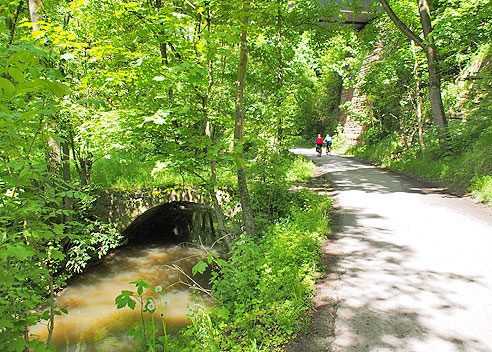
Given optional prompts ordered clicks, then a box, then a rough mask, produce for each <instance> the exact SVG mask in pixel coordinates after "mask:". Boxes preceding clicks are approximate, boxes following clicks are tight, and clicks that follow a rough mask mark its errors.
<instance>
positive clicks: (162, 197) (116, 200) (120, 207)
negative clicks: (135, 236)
mask: <svg viewBox="0 0 492 352" xmlns="http://www.w3.org/2000/svg"><path fill="white" fill-rule="evenodd" d="M170 202H193V203H199V204H205V198H204V197H203V196H202V195H201V194H200V193H199V192H197V191H196V190H193V189H183V188H179V187H172V188H166V189H154V190H143V191H138V192H133V193H132V192H111V191H101V192H100V193H99V198H98V199H97V201H96V202H95V204H94V207H93V209H92V211H91V213H92V215H94V216H96V217H98V218H100V219H101V220H103V221H105V222H109V223H113V224H116V227H117V229H118V230H119V231H123V230H125V229H126V228H127V227H128V226H129V225H130V224H131V223H132V222H133V221H134V220H135V219H136V218H137V217H138V216H140V215H142V214H143V213H145V212H146V211H147V210H149V209H151V208H154V207H156V206H158V205H161V204H163V203H170Z"/></svg>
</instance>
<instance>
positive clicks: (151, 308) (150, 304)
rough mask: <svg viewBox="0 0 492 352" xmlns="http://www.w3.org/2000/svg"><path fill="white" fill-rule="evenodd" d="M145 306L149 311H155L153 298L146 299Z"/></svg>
mask: <svg viewBox="0 0 492 352" xmlns="http://www.w3.org/2000/svg"><path fill="white" fill-rule="evenodd" d="M145 308H147V310H148V311H149V312H151V313H153V312H154V311H155V303H154V301H153V300H151V299H149V300H147V304H146V305H145Z"/></svg>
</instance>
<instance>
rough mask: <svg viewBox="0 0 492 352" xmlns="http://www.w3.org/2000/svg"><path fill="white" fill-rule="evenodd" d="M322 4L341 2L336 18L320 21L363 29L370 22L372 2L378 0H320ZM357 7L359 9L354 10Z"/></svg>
mask: <svg viewBox="0 0 492 352" xmlns="http://www.w3.org/2000/svg"><path fill="white" fill-rule="evenodd" d="M319 1H320V3H321V4H322V5H331V4H333V3H337V4H339V7H340V14H339V16H337V17H336V18H331V19H321V20H320V22H328V23H333V24H340V25H346V26H352V27H353V28H355V29H356V30H358V31H360V30H362V29H363V28H364V27H365V25H366V24H367V23H368V22H369V19H370V17H369V12H370V8H371V6H372V4H373V3H374V2H375V1H377V0H348V1H341V0H319ZM354 9H357V11H354Z"/></svg>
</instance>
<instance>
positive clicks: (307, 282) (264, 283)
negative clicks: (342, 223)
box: [116, 155, 332, 352]
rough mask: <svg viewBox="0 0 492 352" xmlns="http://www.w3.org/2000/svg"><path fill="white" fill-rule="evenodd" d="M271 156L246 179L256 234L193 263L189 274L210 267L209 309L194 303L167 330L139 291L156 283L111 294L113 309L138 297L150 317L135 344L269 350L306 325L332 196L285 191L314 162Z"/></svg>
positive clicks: (144, 348) (142, 346) (169, 348)
mask: <svg viewBox="0 0 492 352" xmlns="http://www.w3.org/2000/svg"><path fill="white" fill-rule="evenodd" d="M276 160H277V162H278V163H275V166H274V167H272V168H271V170H270V171H271V173H270V174H269V175H268V176H267V175H263V176H264V178H263V180H257V181H258V182H253V183H252V184H251V190H252V199H253V207H254V209H255V212H256V214H258V216H257V217H256V223H257V226H258V229H259V235H258V236H257V237H254V238H253V237H250V236H247V235H246V234H240V235H238V236H236V237H235V238H234V240H233V248H232V250H231V251H230V253H229V256H228V259H227V260H224V259H223V257H221V256H218V255H216V254H212V252H209V255H207V256H206V258H205V259H203V260H202V261H200V262H198V263H197V264H196V265H195V267H194V268H193V274H197V273H203V272H204V271H205V270H206V269H207V268H208V267H210V268H211V269H212V276H211V281H210V283H211V285H212V289H211V295H212V296H213V297H214V305H213V306H212V307H211V308H206V307H204V306H200V305H197V306H196V307H195V309H194V310H193V311H192V312H190V315H189V319H190V325H189V326H188V327H187V328H185V329H183V330H182V331H181V332H180V333H179V335H178V336H174V337H170V336H168V335H167V334H166V332H165V317H157V314H155V308H156V307H155V304H154V300H153V299H152V298H150V297H148V298H146V297H141V296H142V292H143V291H144V289H145V290H152V292H153V293H156V292H157V293H161V292H162V291H161V290H160V288H157V290H156V288H154V287H150V286H148V285H147V284H146V283H145V282H137V283H135V284H136V288H137V291H136V292H134V293H132V294H126V296H125V294H124V293H122V295H120V296H119V297H118V298H117V299H116V302H117V304H118V308H125V307H130V308H131V309H135V306H136V303H138V302H140V304H142V312H143V313H142V314H145V315H146V316H147V320H151V321H150V322H149V323H147V324H146V325H145V326H144V325H142V326H140V327H139V328H138V329H136V330H133V332H132V335H133V336H134V337H135V338H136V339H137V341H139V343H140V345H139V347H138V349H137V350H138V351H190V352H191V351H274V350H276V349H277V348H279V347H280V346H282V345H283V344H285V343H286V342H287V341H288V340H289V339H290V338H292V337H293V336H294V335H295V334H296V333H299V332H301V331H303V330H305V329H306V328H307V326H308V325H307V324H308V320H307V319H306V318H305V317H306V312H307V311H309V310H310V309H311V308H312V305H311V298H312V294H313V289H314V282H315V278H316V273H317V272H318V270H319V265H320V264H321V263H320V244H321V242H322V241H323V239H324V238H325V236H326V234H327V233H328V232H329V231H330V230H329V217H330V211H331V204H332V201H331V199H330V198H328V197H327V196H322V195H318V194H316V193H314V192H311V191H309V190H307V189H302V190H300V191H292V190H290V184H291V182H293V181H306V180H307V178H308V177H310V176H312V175H313V172H314V170H315V166H314V164H312V163H311V162H309V161H308V160H307V159H305V158H303V157H300V156H287V157H286V155H283V156H282V157H277V158H276ZM138 290H140V291H138ZM164 293H165V292H162V293H161V294H164ZM139 295H140V296H139ZM137 297H140V298H141V299H140V300H137V299H136V298H137ZM126 309H128V308H126ZM154 314H155V315H156V319H155V320H154V317H153V316H154ZM149 315H151V316H152V319H148V317H149ZM162 326H164V328H162Z"/></svg>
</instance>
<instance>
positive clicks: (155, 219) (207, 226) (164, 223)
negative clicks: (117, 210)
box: [122, 202, 216, 245]
mask: <svg viewBox="0 0 492 352" xmlns="http://www.w3.org/2000/svg"><path fill="white" fill-rule="evenodd" d="M212 214H213V212H212V210H211V208H210V207H209V206H207V205H203V204H197V203H192V202H170V203H163V204H160V205H158V206H156V207H153V208H151V209H149V210H147V211H146V212H144V213H143V214H141V215H139V216H138V217H137V218H136V219H135V220H134V221H133V222H132V223H131V224H130V225H129V226H128V227H127V228H126V229H125V230H123V231H122V235H123V236H124V237H125V242H126V243H127V244H135V243H145V242H154V241H155V242H157V241H158V242H167V243H175V244H178V243H182V242H194V243H201V244H206V245H210V244H212V243H213V242H214V241H215V239H216V234H215V229H214V219H213V216H212Z"/></svg>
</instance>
